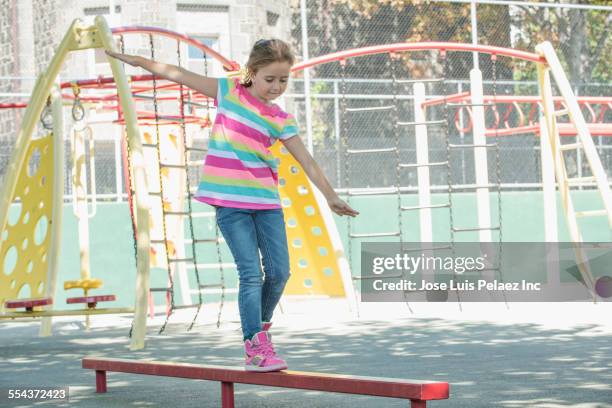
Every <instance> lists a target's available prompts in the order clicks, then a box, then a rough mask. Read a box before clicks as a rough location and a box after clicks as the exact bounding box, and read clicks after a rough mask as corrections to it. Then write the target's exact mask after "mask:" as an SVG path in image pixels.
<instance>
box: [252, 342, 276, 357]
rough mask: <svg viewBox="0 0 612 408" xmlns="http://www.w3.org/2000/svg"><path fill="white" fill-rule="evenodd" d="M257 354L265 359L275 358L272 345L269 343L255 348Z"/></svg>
mask: <svg viewBox="0 0 612 408" xmlns="http://www.w3.org/2000/svg"><path fill="white" fill-rule="evenodd" d="M255 351H256V352H257V353H261V354H263V355H264V356H266V357H276V352H275V351H274V345H273V344H272V343H271V342H267V343H263V344H260V345H258V346H256V347H255Z"/></svg>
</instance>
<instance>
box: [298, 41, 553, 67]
mask: <svg viewBox="0 0 612 408" xmlns="http://www.w3.org/2000/svg"><path fill="white" fill-rule="evenodd" d="M431 50H439V51H459V52H460V51H465V52H481V53H483V54H491V56H497V55H502V56H506V57H512V58H518V59H522V60H525V61H531V62H541V63H546V60H545V59H544V58H543V57H541V56H540V55H538V54H534V53H532V52H526V51H520V50H515V49H512V48H503V47H493V46H489V45H474V44H467V43H453V42H418V43H396V44H386V45H374V46H370V47H362V48H353V49H350V50H345V51H339V52H334V53H331V54H327V55H322V56H320V57H316V58H312V59H309V60H307V61H303V62H300V63H298V64H296V65H294V66H293V68H292V71H293V72H295V71H301V70H304V69H306V68H311V67H314V66H316V65H321V64H326V63H329V62H333V61H342V60H346V59H348V58H355V57H362V56H365V55H374V54H383V53H394V52H410V51H412V52H414V51H431Z"/></svg>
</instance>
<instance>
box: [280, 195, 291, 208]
mask: <svg viewBox="0 0 612 408" xmlns="http://www.w3.org/2000/svg"><path fill="white" fill-rule="evenodd" d="M281 204H282V206H283V207H291V199H290V198H286V197H285V198H283V199H282V200H281Z"/></svg>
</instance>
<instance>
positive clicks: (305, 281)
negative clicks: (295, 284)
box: [304, 279, 312, 288]
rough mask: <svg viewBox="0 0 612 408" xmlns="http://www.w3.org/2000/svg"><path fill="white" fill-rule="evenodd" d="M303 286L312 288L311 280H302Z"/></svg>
mask: <svg viewBox="0 0 612 408" xmlns="http://www.w3.org/2000/svg"><path fill="white" fill-rule="evenodd" d="M304 286H306V287H307V288H312V279H304Z"/></svg>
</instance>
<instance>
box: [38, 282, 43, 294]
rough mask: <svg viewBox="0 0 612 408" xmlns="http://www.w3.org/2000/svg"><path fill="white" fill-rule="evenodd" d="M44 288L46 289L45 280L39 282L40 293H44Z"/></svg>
mask: <svg viewBox="0 0 612 408" xmlns="http://www.w3.org/2000/svg"><path fill="white" fill-rule="evenodd" d="M44 289H45V282H43V281H40V282H38V293H42V291H43V290H44Z"/></svg>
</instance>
